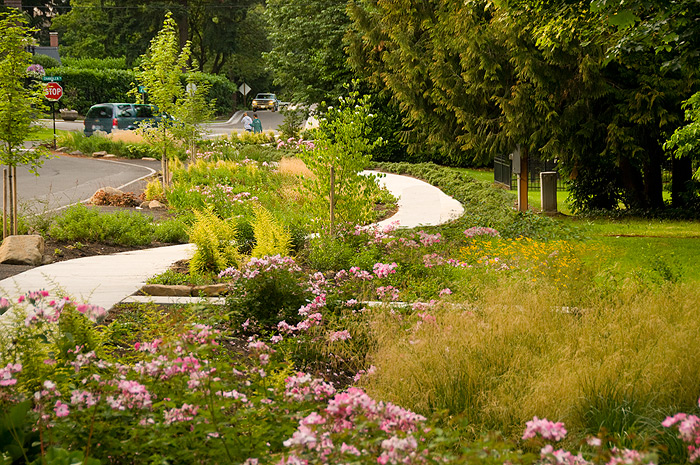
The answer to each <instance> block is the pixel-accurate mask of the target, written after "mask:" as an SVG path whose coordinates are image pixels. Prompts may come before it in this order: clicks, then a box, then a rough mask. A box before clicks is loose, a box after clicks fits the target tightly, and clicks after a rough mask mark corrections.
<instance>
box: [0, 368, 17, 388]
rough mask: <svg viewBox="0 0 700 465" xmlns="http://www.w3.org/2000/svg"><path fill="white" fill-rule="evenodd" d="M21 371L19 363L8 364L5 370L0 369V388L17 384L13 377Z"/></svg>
mask: <svg viewBox="0 0 700 465" xmlns="http://www.w3.org/2000/svg"><path fill="white" fill-rule="evenodd" d="M21 371H22V365H21V364H19V363H8V364H7V365H6V366H5V368H0V386H12V385H14V384H17V379H15V378H14V376H13V375H14V374H15V373H19V372H21Z"/></svg>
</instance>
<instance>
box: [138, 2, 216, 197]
mask: <svg viewBox="0 0 700 465" xmlns="http://www.w3.org/2000/svg"><path fill="white" fill-rule="evenodd" d="M189 62H190V47H189V42H188V43H186V44H185V47H184V48H183V49H182V50H180V47H179V42H178V33H177V24H176V23H175V20H174V19H173V17H172V15H170V14H167V15H166V16H165V20H164V21H163V28H162V29H161V30H160V32H159V33H158V35H156V37H154V38H153V40H152V41H151V46H150V48H149V51H148V53H147V54H145V55H143V56H142V57H141V64H140V66H139V68H138V69H137V70H136V72H137V77H136V79H137V81H138V83H139V84H140V85H142V86H144V87H146V89H147V92H148V97H149V100H150V102H151V103H153V104H155V105H156V106H157V107H158V111H159V112H161V113H162V114H163V116H164V117H163V119H162V120H161V122H160V123H159V124H158V126H157V127H144V128H142V131H143V133H144V135H145V136H146V138H147V139H148V140H150V141H151V142H152V143H154V144H155V145H157V146H158V148H159V150H160V152H161V166H162V171H163V187H167V186H168V185H169V184H170V169H169V160H168V157H169V154H172V153H173V151H174V149H175V146H176V145H177V139H178V136H180V138H181V139H182V140H184V141H185V143H186V144H187V142H190V144H191V143H192V140H193V139H194V138H196V137H197V132H198V131H199V130H198V129H197V123H198V122H201V120H202V119H203V118H204V117H206V116H207V115H209V114H210V113H211V108H212V107H211V106H210V104H209V103H207V102H206V101H205V100H204V97H203V96H204V95H205V94H206V86H205V85H204V84H203V83H202V82H196V75H195V74H194V70H192V69H190V68H189ZM185 71H189V77H188V79H189V82H188V89H187V90H186V89H185V86H183V84H182V80H181V78H182V74H183V72H185ZM132 93H133V94H138V89H137V88H135V89H133V90H132ZM168 116H174V117H176V119H175V120H173V119H171V118H169V117H168Z"/></svg>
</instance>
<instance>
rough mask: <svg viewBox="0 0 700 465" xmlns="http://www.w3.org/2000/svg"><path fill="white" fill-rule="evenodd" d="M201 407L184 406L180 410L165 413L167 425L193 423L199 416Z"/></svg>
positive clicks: (174, 409) (175, 409)
mask: <svg viewBox="0 0 700 465" xmlns="http://www.w3.org/2000/svg"><path fill="white" fill-rule="evenodd" d="M198 411H199V407H198V406H197V405H191V404H182V407H180V408H172V409H170V410H165V411H164V412H163V417H164V419H165V424H166V425H171V424H173V423H182V422H184V421H192V420H194V417H196V416H197V412H198Z"/></svg>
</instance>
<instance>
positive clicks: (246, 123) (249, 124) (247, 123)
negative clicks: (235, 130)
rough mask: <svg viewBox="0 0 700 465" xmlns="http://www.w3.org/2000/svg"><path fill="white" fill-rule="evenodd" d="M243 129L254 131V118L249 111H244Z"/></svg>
mask: <svg viewBox="0 0 700 465" xmlns="http://www.w3.org/2000/svg"><path fill="white" fill-rule="evenodd" d="M242 121H243V129H245V130H246V131H248V132H253V119H252V118H251V117H250V116H248V113H243V120H242Z"/></svg>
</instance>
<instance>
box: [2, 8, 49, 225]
mask: <svg viewBox="0 0 700 465" xmlns="http://www.w3.org/2000/svg"><path fill="white" fill-rule="evenodd" d="M0 31H2V34H1V35H0V161H2V164H3V165H6V166H7V167H8V168H9V171H10V176H11V179H14V180H15V181H16V169H17V166H18V165H26V166H27V167H28V168H29V170H30V171H31V172H33V173H35V174H36V170H37V168H39V167H40V166H41V164H42V163H43V160H44V153H43V152H42V151H40V150H24V147H23V145H24V141H25V140H27V138H28V136H29V135H30V134H31V132H32V128H31V124H32V122H34V121H35V120H36V119H37V118H38V116H39V112H41V111H42V110H44V109H45V106H44V98H43V92H42V88H41V85H40V83H38V82H35V81H31V80H30V79H29V78H28V76H27V68H28V67H29V65H30V64H31V63H32V55H31V53H29V52H27V51H26V47H27V46H28V45H31V44H32V43H33V39H32V37H31V34H32V32H34V31H33V30H32V29H30V28H28V27H27V20H26V18H25V17H24V16H23V15H21V14H20V13H18V12H12V11H11V12H8V13H0ZM9 187H10V199H11V204H12V207H11V212H10V225H11V230H12V232H13V233H14V234H16V233H17V192H16V187H15V183H14V182H10V186H9ZM3 220H4V218H3Z"/></svg>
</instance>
